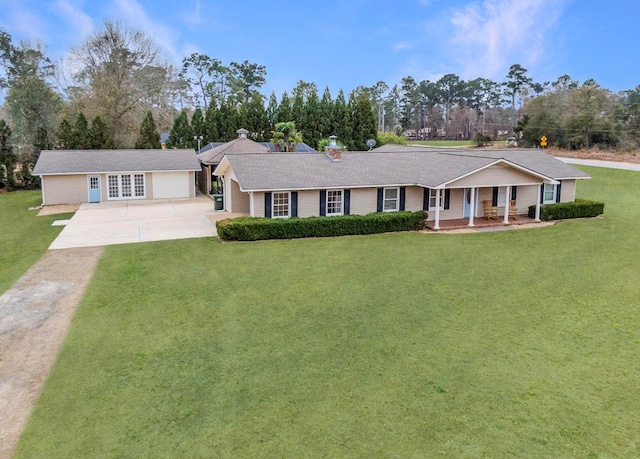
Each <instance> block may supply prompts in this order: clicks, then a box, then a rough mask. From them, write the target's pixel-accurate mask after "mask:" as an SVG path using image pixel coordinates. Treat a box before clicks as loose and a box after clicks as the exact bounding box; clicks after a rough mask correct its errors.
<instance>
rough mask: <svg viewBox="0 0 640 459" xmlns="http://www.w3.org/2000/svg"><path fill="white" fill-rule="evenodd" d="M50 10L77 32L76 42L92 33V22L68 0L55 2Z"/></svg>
mask: <svg viewBox="0 0 640 459" xmlns="http://www.w3.org/2000/svg"><path fill="white" fill-rule="evenodd" d="M51 9H52V10H53V11H54V12H55V13H56V14H57V15H58V16H60V17H61V18H62V19H64V21H65V22H67V24H69V25H70V26H71V27H72V28H73V29H75V30H76V31H77V35H78V40H77V41H78V42H79V41H81V40H83V39H84V38H85V37H87V36H89V35H91V34H92V33H93V27H94V24H93V20H92V19H91V17H89V15H88V14H86V13H84V12H83V11H82V10H81V9H80V8H78V7H76V6H75V5H73V4H72V3H71V2H70V1H68V0H56V1H55V2H54V3H53V5H52V6H51Z"/></svg>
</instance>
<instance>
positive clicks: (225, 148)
mask: <svg viewBox="0 0 640 459" xmlns="http://www.w3.org/2000/svg"><path fill="white" fill-rule="evenodd" d="M236 134H238V138H236V139H234V140H232V141H230V142H224V143H223V142H211V143H208V144H207V145H205V146H204V147H202V148H201V149H200V150H199V151H198V160H199V161H200V164H201V166H202V168H201V170H200V172H199V174H198V186H199V187H200V190H201V191H202V192H203V193H205V194H214V193H222V186H223V182H222V180H221V179H219V178H218V177H216V176H215V174H214V173H213V171H214V170H215V168H216V167H217V166H218V164H220V161H222V158H224V156H225V155H231V154H233V155H243V154H257V153H280V152H282V150H281V148H280V146H279V145H276V144H274V143H271V142H255V141H253V140H251V139H249V138H248V137H247V134H249V131H247V130H246V129H238V130H237V131H236ZM295 152H296V153H318V152H317V151H316V150H314V149H313V148H311V147H310V146H309V145H307V144H306V143H304V142H299V143H296V144H295Z"/></svg>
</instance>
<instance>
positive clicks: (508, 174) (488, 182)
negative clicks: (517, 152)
mask: <svg viewBox="0 0 640 459" xmlns="http://www.w3.org/2000/svg"><path fill="white" fill-rule="evenodd" d="M538 181H540V179H538V178H537V177H534V176H532V175H529V174H527V173H525V172H522V171H520V170H518V169H515V168H513V167H511V166H508V165H506V164H497V165H494V166H491V167H487V168H486V169H483V170H481V171H480V172H476V173H474V174H471V175H469V176H467V177H464V178H461V179H460V180H456V181H455V182H452V183H450V184H449V185H447V186H449V187H460V186H464V187H473V186H476V187H486V186H501V185H517V184H530V183H533V182H538Z"/></svg>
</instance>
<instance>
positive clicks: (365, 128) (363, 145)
mask: <svg viewBox="0 0 640 459" xmlns="http://www.w3.org/2000/svg"><path fill="white" fill-rule="evenodd" d="M349 109H350V116H349V118H350V121H351V123H350V126H351V132H353V137H352V138H351V144H350V145H349V146H350V147H351V149H352V150H357V151H366V150H367V149H368V147H367V140H369V139H375V138H376V136H377V135H378V129H377V123H376V115H375V113H374V112H373V108H372V107H371V101H370V100H369V98H368V97H367V96H366V95H364V94H363V95H360V96H358V97H357V98H356V99H355V101H354V100H350V101H349Z"/></svg>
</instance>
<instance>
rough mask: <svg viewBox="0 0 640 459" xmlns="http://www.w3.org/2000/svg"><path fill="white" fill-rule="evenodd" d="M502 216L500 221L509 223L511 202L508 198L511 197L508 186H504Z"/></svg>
mask: <svg viewBox="0 0 640 459" xmlns="http://www.w3.org/2000/svg"><path fill="white" fill-rule="evenodd" d="M504 188H505V190H504V218H503V220H502V223H504V224H505V225H508V224H509V203H510V202H511V200H510V199H509V198H510V197H511V187H510V186H506V187H504Z"/></svg>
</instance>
